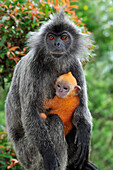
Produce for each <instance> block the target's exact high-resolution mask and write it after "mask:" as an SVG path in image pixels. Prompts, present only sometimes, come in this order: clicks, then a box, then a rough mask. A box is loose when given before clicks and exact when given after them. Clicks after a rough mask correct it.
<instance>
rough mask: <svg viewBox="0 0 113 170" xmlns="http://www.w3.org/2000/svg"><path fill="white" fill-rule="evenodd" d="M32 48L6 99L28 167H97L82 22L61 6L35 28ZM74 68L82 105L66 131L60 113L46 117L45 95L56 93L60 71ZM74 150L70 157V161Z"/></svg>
mask: <svg viewBox="0 0 113 170" xmlns="http://www.w3.org/2000/svg"><path fill="white" fill-rule="evenodd" d="M28 45H29V47H30V51H29V53H28V54H27V55H26V56H25V57H23V58H22V59H21V60H20V61H19V63H18V64H17V65H16V68H15V71H14V76H13V80H12V84H11V87H10V90H9V93H8V96H7V100H6V106H5V107H6V124H7V131H8V135H9V138H10V139H11V141H12V143H13V146H14V148H15V151H16V155H17V157H18V159H19V160H20V162H21V164H22V165H23V166H24V167H25V168H26V169H27V170H43V169H45V170H65V168H66V166H67V167H68V169H69V170H74V169H77V170H78V169H82V168H83V169H84V170H85V168H86V169H88V168H89V169H96V167H95V166H93V165H92V164H91V163H90V162H88V161H87V160H88V154H89V141H90V134H91V128H92V118H91V115H90V112H89V110H88V106H87V92H86V83H85V78H84V75H83V70H82V65H81V63H80V59H79V57H83V54H84V53H85V52H86V47H85V46H86V45H85V40H84V37H83V36H82V34H81V33H80V32H79V30H78V29H77V28H76V26H75V25H74V24H73V23H72V22H71V21H69V20H68V19H67V18H66V17H65V16H64V14H63V12H60V13H59V14H57V15H56V16H53V17H52V18H51V19H50V20H49V21H48V22H47V23H45V24H44V25H43V26H42V27H41V28H40V29H39V31H38V32H35V33H34V34H33V35H32V36H31V38H30V39H29V43H28ZM69 71H70V72H72V74H73V75H74V76H75V78H76V79H77V82H78V84H79V85H80V86H81V92H80V95H79V97H80V105H79V107H78V108H77V109H76V111H75V113H74V117H73V124H77V128H76V129H75V128H73V129H72V131H71V132H70V133H69V134H68V136H67V137H66V140H65V137H64V133H63V124H62V122H61V120H60V118H59V117H58V116H57V115H50V116H48V118H47V119H46V121H45V122H44V121H42V119H41V117H40V113H42V112H44V113H45V110H44V109H43V107H42V104H43V99H45V98H53V96H54V89H53V85H54V83H55V80H56V77H58V76H60V75H62V74H64V73H68V72H69ZM67 155H68V161H67Z"/></svg>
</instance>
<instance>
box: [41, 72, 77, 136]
mask: <svg viewBox="0 0 113 170" xmlns="http://www.w3.org/2000/svg"><path fill="white" fill-rule="evenodd" d="M58 81H60V82H61V81H65V82H68V84H69V85H70V87H71V86H73V87H74V86H76V85H77V82H76V79H75V78H74V77H73V76H72V74H71V73H70V72H69V73H68V74H64V75H61V76H60V77H59V78H58V79H57V82H58ZM55 88H56V85H55ZM75 93H76V89H73V90H72V91H71V92H70V93H69V94H68V95H67V96H66V97H64V98H60V97H58V96H55V97H54V98H53V99H49V100H46V101H45V102H44V105H43V106H44V108H45V109H49V108H51V110H50V111H49V114H57V115H58V116H59V117H60V118H61V120H62V122H63V123H64V133H65V135H67V134H68V133H69V131H70V130H71V129H72V127H73V125H72V116H73V113H74V110H75V109H76V108H77V106H78V105H79V103H80V100H79V96H78V95H77V96H76V95H75Z"/></svg>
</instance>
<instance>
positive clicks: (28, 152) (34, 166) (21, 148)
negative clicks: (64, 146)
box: [14, 136, 44, 170]
mask: <svg viewBox="0 0 113 170" xmlns="http://www.w3.org/2000/svg"><path fill="white" fill-rule="evenodd" d="M14 149H15V152H16V156H17V158H18V160H19V161H20V163H21V164H22V166H23V167H24V168H25V169H26V170H39V169H40V170H44V166H43V163H42V162H43V159H42V156H41V154H40V153H39V151H38V149H37V147H35V146H33V145H32V144H31V143H29V140H28V139H27V138H26V137H25V136H24V137H23V138H21V139H19V141H18V142H15V145H14Z"/></svg>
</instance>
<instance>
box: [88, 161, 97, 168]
mask: <svg viewBox="0 0 113 170" xmlns="http://www.w3.org/2000/svg"><path fill="white" fill-rule="evenodd" d="M87 167H88V168H89V169H90V170H98V168H97V167H96V166H95V165H94V164H93V163H92V162H89V161H88V162H87Z"/></svg>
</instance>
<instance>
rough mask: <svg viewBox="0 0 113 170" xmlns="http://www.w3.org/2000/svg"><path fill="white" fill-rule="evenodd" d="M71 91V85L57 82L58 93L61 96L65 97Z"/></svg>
mask: <svg viewBox="0 0 113 170" xmlns="http://www.w3.org/2000/svg"><path fill="white" fill-rule="evenodd" d="M69 92H70V87H69V85H66V84H63V83H60V82H58V83H57V84H56V95H57V96H58V97H60V98H63V97H65V96H67V94H68V93H69Z"/></svg>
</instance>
